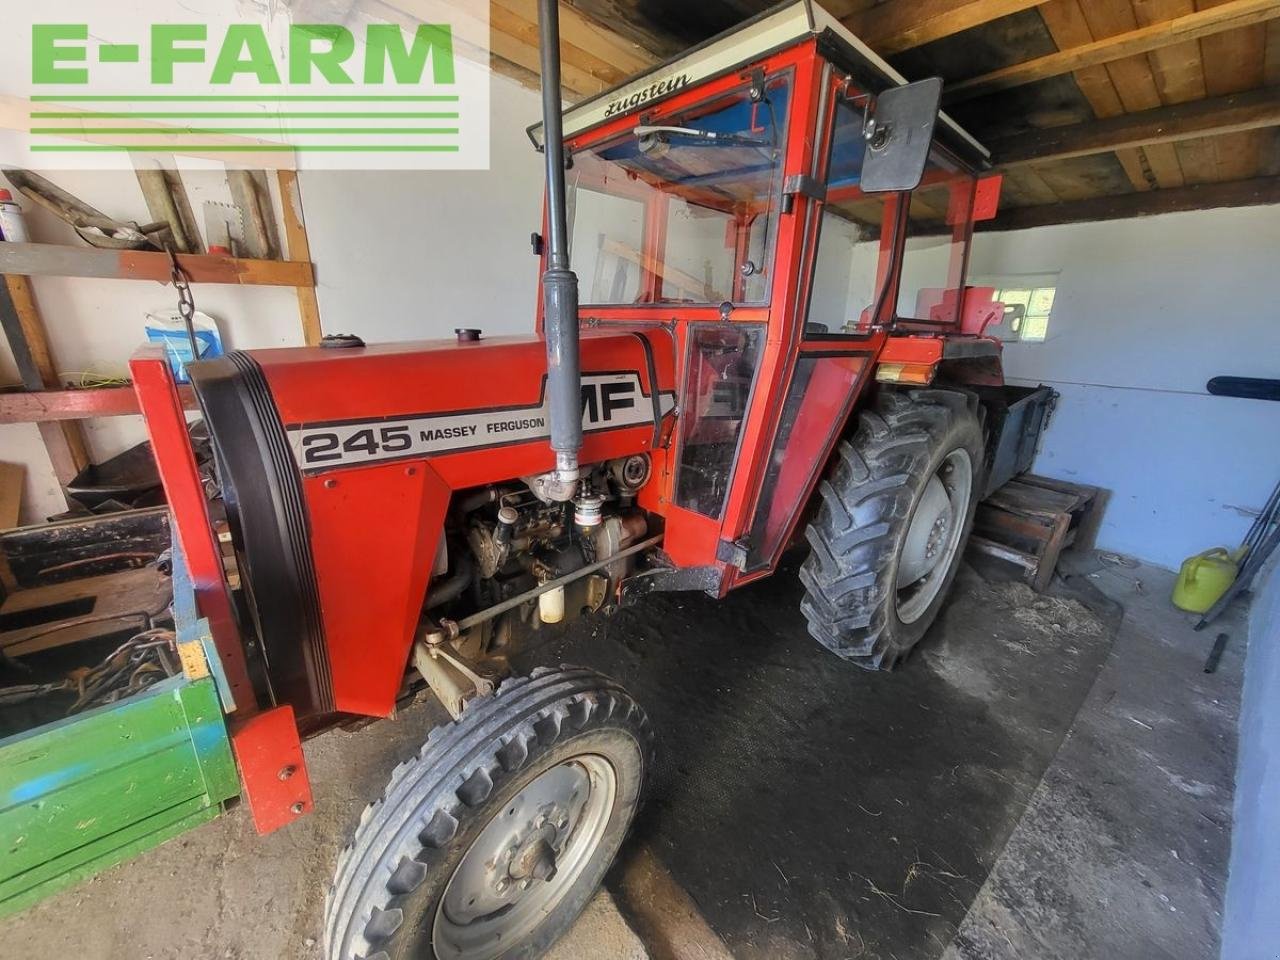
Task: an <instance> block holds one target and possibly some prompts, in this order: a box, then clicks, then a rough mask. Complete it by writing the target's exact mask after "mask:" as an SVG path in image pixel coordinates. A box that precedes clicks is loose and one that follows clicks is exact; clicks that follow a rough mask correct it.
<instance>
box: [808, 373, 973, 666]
mask: <svg viewBox="0 0 1280 960" xmlns="http://www.w3.org/2000/svg"><path fill="white" fill-rule="evenodd" d="M983 449H984V445H983V434H982V424H981V422H980V420H979V417H978V408H977V402H976V399H975V398H974V397H972V396H971V395H970V394H967V393H961V392H959V391H953V390H913V391H908V392H901V393H899V392H890V391H882V392H881V394H880V396H879V397H878V398H877V400H876V403H875V406H874V409H870V410H866V411H863V412H862V413H860V414H859V419H858V426H857V429H856V431H855V433H854V435H853V437H852V439H851V440H848V441H841V443H840V445H839V447H838V456H837V458H836V461H835V464H834V466H833V468H832V470H831V472H830V474H829V475H828V477H827V479H826V480H825V481H824V482H823V483H822V485H821V488H820V490H821V493H822V504H821V506H820V507H819V510H818V514H817V516H816V517H815V519H814V521H813V522H812V523H811V524H810V525H809V529H808V531H807V534H808V539H809V543H810V545H811V546H812V547H813V552H812V553H811V554H810V556H809V558H808V559H807V560H806V561H805V563H804V566H803V567H802V568H801V571H800V577H801V579H802V580H803V581H804V584H805V588H806V593H805V599H804V600H803V601H802V604H801V607H802V609H803V611H804V614H805V617H806V618H807V619H808V621H809V632H810V633H811V634H812V635H813V636H814V637H815V638H816V639H817V640H818V642H820V643H821V644H822V645H823V646H825V647H827V648H828V649H829V650H831V651H832V652H834V653H836V654H837V655H839V656H841V657H843V658H844V659H846V660H849V661H850V662H852V663H856V664H858V665H859V666H862V667H866V668H868V669H884V670H887V669H892V668H893V667H894V666H895V665H896V664H897V663H898V662H899V661H900V660H902V658H903V657H905V656H906V655H907V654H908V653H909V652H910V651H911V649H912V647H914V646H915V645H916V643H918V642H919V640H920V638H921V637H922V636H924V633H925V631H926V630H928V628H929V626H930V624H932V623H933V621H934V619H935V618H936V617H937V615H938V610H939V609H940V608H941V607H942V604H943V602H944V601H945V599H946V594H947V591H948V589H949V588H950V586H951V582H952V581H953V580H954V579H955V575H956V570H957V569H958V567H959V564H960V556H961V554H962V553H963V550H964V545H965V542H966V541H967V539H968V535H969V529H970V527H971V526H972V524H973V515H974V511H975V510H976V508H977V503H978V491H979V490H980V489H981V479H982V477H981V475H982V464H983Z"/></svg>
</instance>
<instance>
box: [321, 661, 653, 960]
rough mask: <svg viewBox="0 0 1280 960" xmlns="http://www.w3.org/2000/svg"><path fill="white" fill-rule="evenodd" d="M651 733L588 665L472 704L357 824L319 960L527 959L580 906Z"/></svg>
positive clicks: (622, 820)
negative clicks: (323, 954) (323, 959)
mask: <svg viewBox="0 0 1280 960" xmlns="http://www.w3.org/2000/svg"><path fill="white" fill-rule="evenodd" d="M651 750H652V735H651V732H650V728H649V722H648V719H647V718H646V717H645V714H644V711H643V710H641V708H640V707H639V705H637V704H636V703H635V701H634V700H632V699H631V697H630V696H629V695H628V694H627V693H626V691H625V690H623V689H622V688H621V687H620V686H619V685H618V684H616V683H615V682H614V681H612V680H610V679H608V678H607V677H603V676H601V675H600V674H597V673H594V672H592V671H590V670H585V669H578V668H572V667H565V668H561V669H559V670H548V669H545V668H544V669H539V670H535V671H534V672H533V674H532V675H531V676H529V677H524V678H514V679H511V680H507V681H505V682H504V683H503V684H502V685H501V686H500V687H499V689H498V691H497V692H496V693H495V694H494V695H493V696H491V697H486V698H484V699H481V700H475V701H472V702H471V703H470V704H468V705H467V707H466V709H465V710H464V711H463V714H462V716H461V717H460V718H459V719H458V720H457V721H455V722H453V723H450V724H447V725H445V726H443V727H439V728H437V729H436V730H434V731H432V733H431V735H430V737H428V739H427V742H426V744H425V745H424V746H423V748H422V749H421V750H420V751H419V752H418V754H417V755H416V756H414V757H413V758H411V759H410V760H407V761H405V762H404V763H402V764H400V766H398V767H397V768H396V770H395V772H394V773H393V774H392V776H391V780H390V782H389V783H388V784H387V788H386V790H385V791H384V793H383V796H382V797H381V798H379V799H378V800H375V801H374V802H373V803H372V804H370V805H369V806H368V807H367V808H366V809H365V811H364V813H363V814H362V815H361V818H360V824H359V826H358V827H357V829H356V832H355V836H354V837H353V838H352V841H351V843H350V844H349V845H348V846H347V847H346V849H345V850H343V852H342V854H341V856H340V857H339V860H338V868H337V873H336V876H335V878H334V883H333V887H332V888H331V889H330V892H329V896H328V898H327V900H326V903H325V942H326V947H327V954H326V955H327V957H328V958H329V960H408V958H410V957H412V958H414V960H516V958H520V960H531V958H534V957H538V956H541V955H542V953H543V952H544V951H545V950H546V949H547V948H548V947H550V946H551V944H553V943H554V942H555V941H556V940H557V939H558V938H559V937H560V935H561V934H563V933H564V932H565V930H567V929H568V928H569V926H570V925H571V924H572V923H573V921H574V920H575V919H576V918H577V916H578V914H579V913H581V911H582V909H583V908H584V907H585V906H586V905H587V902H588V901H589V900H590V898H591V897H592V895H593V894H594V893H595V891H596V888H597V887H598V886H599V885H600V882H601V881H602V879H603V878H604V874H605V871H606V870H607V869H608V868H609V865H610V863H612V861H613V858H614V856H615V855H616V854H617V852H618V848H619V847H620V846H621V844H622V841H623V839H624V838H625V836H626V833H627V830H628V828H629V827H630V824H631V820H632V818H633V816H634V814H635V811H636V809H637V807H638V806H639V802H640V797H641V794H642V791H643V787H644V782H645V777H646V773H647V769H648V764H649V762H650V755H651Z"/></svg>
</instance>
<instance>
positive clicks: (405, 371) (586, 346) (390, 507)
mask: <svg viewBox="0 0 1280 960" xmlns="http://www.w3.org/2000/svg"><path fill="white" fill-rule="evenodd" d="M637 332H639V334H640V336H642V337H643V338H644V339H645V340H647V341H648V343H649V346H650V349H651V350H652V354H653V360H654V369H655V372H656V374H657V383H656V384H654V383H652V382H650V380H649V373H648V359H647V355H646V350H645V349H644V345H643V344H642V343H641V341H640V339H639V337H637V335H636V332H627V331H616V330H612V329H611V330H609V331H607V332H606V331H587V332H585V333H584V334H583V337H582V344H581V347H582V370H583V373H584V374H590V373H605V372H618V371H634V372H636V373H637V374H639V376H640V382H641V388H642V390H643V391H644V392H645V394H646V395H649V396H651V395H652V393H653V391H654V390H655V389H657V390H658V391H659V393H665V394H667V395H669V396H674V392H675V385H676V380H675V357H674V346H673V341H672V338H671V334H670V333H669V332H668V331H667V330H665V329H663V328H654V327H641V328H637ZM255 357H256V359H257V360H258V362H259V363H260V365H261V368H262V371H263V374H264V376H265V377H266V379H267V383H268V385H269V386H270V388H271V393H272V396H273V398H274V399H275V402H276V406H277V408H278V409H279V411H280V415H281V418H282V420H283V421H284V424H285V426H286V427H290V426H297V425H301V424H304V423H306V424H316V423H326V422H334V421H344V420H362V419H371V418H390V417H396V416H400V417H406V416H412V415H415V414H420V413H442V412H445V411H454V412H458V411H466V410H483V409H492V408H501V407H527V406H532V405H536V404H538V403H539V402H540V401H541V399H542V390H543V376H544V374H545V372H546V352H545V348H544V346H543V343H542V340H541V339H539V338H537V337H531V336H526V337H499V338H494V339H487V340H480V341H477V342H474V343H456V342H454V341H440V342H430V343H419V344H409V345H403V344H402V345H389V346H375V347H368V348H366V349H364V350H360V351H341V350H319V349H310V348H298V349H291V350H273V351H269V352H265V351H264V352H262V353H259V354H256V355H255ZM334 383H341V384H342V389H341V390H334V389H333V388H332V384H334ZM642 402H648V400H647V399H646V400H644V401H642ZM653 440H654V428H653V424H652V422H649V423H645V424H642V425H639V426H635V427H625V428H621V429H614V430H610V431H607V432H592V431H587V433H586V434H585V436H584V440H583V447H582V454H581V456H582V462H583V463H598V462H600V461H602V460H608V459H611V458H615V457H624V456H628V455H630V454H633V453H640V452H644V451H647V450H651V449H652V448H653ZM553 464H554V457H553V455H552V452H551V449H550V447H549V446H548V444H547V442H546V441H545V440H535V441H527V442H523V443H517V444H511V445H508V446H501V447H493V448H489V449H475V450H467V451H462V452H458V453H451V454H446V455H441V456H436V457H432V458H430V459H422V458H416V459H413V460H401V461H394V462H390V463H385V464H380V465H371V466H366V467H359V468H343V469H336V470H328V471H319V472H317V473H315V474H314V475H311V476H307V477H306V478H305V480H304V483H303V496H304V499H305V501H306V508H307V513H308V516H309V519H310V526H311V550H312V558H313V560H314V563H315V569H316V578H317V580H318V583H319V588H320V598H321V604H320V606H321V617H322V620H323V622H324V631H325V640H326V644H327V646H328V650H329V660H330V669H331V671H332V676H333V688H334V699H335V705H336V706H337V708H338V709H339V710H340V711H343V712H347V713H358V714H364V715H368V716H386V715H387V714H389V713H390V712H391V711H392V710H393V709H394V707H395V697H396V693H397V691H398V690H399V688H400V683H401V680H402V678H403V675H404V668H405V664H406V663H407V662H408V658H409V650H410V647H411V646H412V643H413V634H414V630H415V628H416V626H417V623H418V620H419V618H420V614H421V608H422V602H423V598H424V597H429V596H430V592H429V589H428V576H429V574H430V570H431V566H432V560H433V558H434V557H435V552H436V548H437V546H438V540H439V537H440V534H441V532H442V531H443V529H444V519H445V514H446V512H447V511H448V508H449V498H450V496H451V495H452V493H453V492H454V491H455V490H463V489H466V488H469V487H478V486H482V485H486V484H492V483H502V482H506V481H510V480H512V479H513V478H516V477H522V476H530V475H534V474H539V473H544V472H546V471H548V470H550V469H551V468H552V466H553ZM658 506H659V509H658V510H657V511H656V512H662V509H661V505H658Z"/></svg>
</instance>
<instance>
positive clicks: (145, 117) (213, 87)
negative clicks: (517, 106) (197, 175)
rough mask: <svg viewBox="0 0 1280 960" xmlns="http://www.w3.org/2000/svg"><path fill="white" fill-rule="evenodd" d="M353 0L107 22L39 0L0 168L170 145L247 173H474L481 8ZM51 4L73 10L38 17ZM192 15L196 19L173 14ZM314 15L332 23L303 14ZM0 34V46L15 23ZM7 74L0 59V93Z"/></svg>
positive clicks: (482, 96)
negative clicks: (18, 105) (365, 6)
mask: <svg viewBox="0 0 1280 960" xmlns="http://www.w3.org/2000/svg"><path fill="white" fill-rule="evenodd" d="M346 6H350V7H351V8H352V9H350V10H348V9H346V8H345V7H346ZM359 6H361V5H360V4H357V3H355V2H354V0H353V2H351V3H347V4H345V6H344V3H343V2H341V0H339V2H329V3H326V4H314V3H308V4H299V3H292V4H291V3H289V2H288V0H284V2H282V3H275V2H273V3H271V4H268V5H267V6H266V7H264V8H261V9H259V8H257V7H256V6H255V4H254V3H253V2H252V0H195V2H184V3H183V4H182V5H181V6H177V5H175V4H173V3H171V2H160V0H138V2H137V3H136V7H137V8H138V9H137V12H138V13H141V14H143V16H139V17H132V16H131V17H128V18H126V22H123V23H122V22H120V19H119V17H112V18H111V19H110V20H107V19H106V18H104V17H103V15H102V11H101V6H97V7H96V11H95V10H94V9H93V8H92V7H87V6H86V4H85V3H83V2H81V0H53V2H52V3H50V4H49V5H48V8H42V9H41V10H40V11H39V13H38V16H39V19H35V16H33V17H32V19H33V22H31V23H30V24H29V33H28V34H27V39H29V46H28V47H27V49H26V50H25V51H24V52H25V54H26V56H23V57H22V58H21V60H22V61H25V62H26V64H28V65H29V76H27V77H26V78H24V80H25V83H23V84H22V86H23V87H25V90H21V91H19V93H20V94H21V93H25V94H26V98H25V99H26V100H27V103H28V106H29V109H28V110H27V112H26V121H27V122H26V124H25V128H24V129H21V130H17V131H11V132H15V133H17V134H18V136H17V137H16V142H14V138H13V137H10V138H7V139H5V140H0V150H2V151H3V152H0V162H4V163H12V164H15V165H20V166H35V167H46V168H47V167H62V166H76V167H85V166H115V165H117V164H118V165H124V166H127V165H131V164H134V163H136V160H137V155H138V154H171V155H187V156H196V157H205V158H213V159H218V160H221V161H222V162H223V163H224V164H226V165H227V166H236V167H249V168H256V167H263V166H273V167H274V166H305V167H328V168H346V169H351V168H377V169H387V168H400V167H408V168H437V169H480V168H487V166H488V161H489V157H488V108H489V103H488V87H489V84H488V80H489V77H488V51H487V43H488V9H487V8H488V4H487V3H473V2H468V0H414V2H412V3H407V2H403V0H401V2H389V3H387V4H382V5H380V7H385V9H386V10H387V11H389V12H393V13H394V12H396V11H400V10H402V9H403V10H408V9H409V8H412V13H413V15H412V16H409V15H408V14H407V13H406V14H405V16H404V17H402V18H399V19H397V20H396V21H395V22H391V21H390V20H387V19H381V18H379V19H371V18H369V17H368V16H367V15H362V16H361V17H355V16H353V12H354V11H355V9H356V7H359ZM64 7H66V8H78V10H79V12H82V13H85V14H86V15H85V16H84V17H82V18H81V19H69V18H68V19H63V18H61V17H57V18H55V17H53V16H49V14H50V13H54V14H56V13H59V12H61V9H60V8H64ZM295 7H297V8H300V11H301V12H294V9H293V8H295ZM147 8H150V10H148V9H147ZM196 9H199V12H200V13H203V14H205V16H204V17H202V18H200V19H199V20H198V21H197V19H195V18H190V19H188V17H187V14H188V13H189V12H191V11H193V10H196ZM315 9H323V11H324V13H325V16H326V17H335V19H336V20H337V21H339V22H329V23H325V22H313V20H314V17H313V16H311V14H312V13H313V11H314V10H315ZM246 10H247V11H248V12H249V13H250V14H253V13H258V12H260V13H261V16H260V18H259V19H256V20H255V19H254V18H253V17H252V16H250V17H248V18H246V17H245V16H244V14H245V12H246ZM148 12H154V13H156V14H159V16H156V17H155V18H153V19H152V18H147V17H146V16H145V15H146V13H148ZM95 13H96V15H95ZM175 13H181V14H183V17H182V18H181V22H179V21H178V19H177V18H175V17H174V14H175ZM304 13H305V14H306V15H307V16H308V19H307V22H301V21H300V20H298V19H297V17H300V16H302V15H303V14H304ZM165 14H167V15H165ZM6 33H9V34H10V40H9V41H6V43H3V44H0V52H5V51H4V47H5V45H6V44H11V43H12V36H13V33H21V31H20V30H16V31H12V32H10V31H6ZM3 59H4V60H5V62H7V63H9V64H11V65H12V63H13V59H14V58H13V57H11V56H4V57H3ZM9 73H10V74H11V73H12V71H11V70H10V71H9ZM12 80H13V78H12V76H11V75H10V76H6V75H4V71H3V69H2V68H0V94H7V93H11V92H12V91H11V90H10V89H6V88H8V87H11V86H12ZM9 126H11V127H12V126H15V125H12V124H10V125H9ZM15 152H16V153H17V154H18V155H17V156H11V155H10V154H12V153H15Z"/></svg>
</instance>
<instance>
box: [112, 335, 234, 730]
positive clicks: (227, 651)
mask: <svg viewBox="0 0 1280 960" xmlns="http://www.w3.org/2000/svg"><path fill="white" fill-rule="evenodd" d="M129 370H130V372H131V373H132V375H133V389H134V391H135V392H136V393H137V395H138V406H139V408H140V409H141V410H142V414H143V417H144V418H145V420H146V424H147V433H148V435H149V436H150V438H151V449H152V452H153V454H154V455H155V459H156V467H157V469H158V470H159V472H160V480H161V482H162V483H163V484H164V490H165V495H166V496H167V497H168V500H169V510H170V511H171V512H172V514H173V521H174V529H175V531H176V532H177V535H178V543H179V544H180V545H181V547H182V553H183V556H184V557H185V558H186V561H187V569H188V570H189V571H190V573H191V585H192V587H193V589H194V591H195V595H196V605H197V607H198V608H199V610H200V615H201V616H202V617H206V618H207V619H208V621H209V629H210V631H211V632H212V634H213V642H214V646H215V647H217V650H218V659H219V660H221V661H222V670H223V672H224V674H225V675H226V678H227V684H228V686H229V687H230V693H231V697H232V699H233V701H234V702H233V703H231V704H224V709H226V711H227V712H228V713H230V712H231V711H232V710H234V711H236V712H237V714H238V715H240V716H245V715H249V714H252V713H254V712H255V711H256V710H257V708H258V705H257V700H256V698H255V696H254V692H253V686H252V684H251V683H250V682H249V672H248V668H247V667H246V665H245V657H244V648H243V647H242V646H241V640H240V632H239V630H238V628H237V626H236V622H235V618H234V616H233V614H232V610H231V602H230V599H229V598H228V596H227V582H226V577H225V575H224V573H223V568H222V554H221V551H220V550H219V549H218V540H217V537H216V536H215V535H214V532H213V525H212V523H211V522H210V520H209V507H208V503H207V502H206V500H205V494H204V485H203V484H202V483H201V481H200V473H199V470H198V469H197V468H196V458H195V454H194V452H193V451H192V449H191V439H190V436H189V434H188V433H187V418H186V415H185V414H184V413H183V409H182V406H183V405H182V400H181V398H180V397H179V395H178V389H177V384H175V383H174V379H173V372H172V371H171V370H170V369H169V361H168V358H167V357H166V356H165V352H164V348H163V347H162V346H159V345H152V346H146V347H143V348H142V349H140V350H139V351H138V352H137V353H135V354H134V355H133V358H132V359H131V360H130V361H129Z"/></svg>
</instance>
